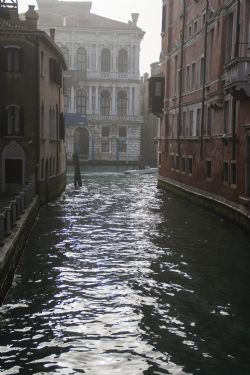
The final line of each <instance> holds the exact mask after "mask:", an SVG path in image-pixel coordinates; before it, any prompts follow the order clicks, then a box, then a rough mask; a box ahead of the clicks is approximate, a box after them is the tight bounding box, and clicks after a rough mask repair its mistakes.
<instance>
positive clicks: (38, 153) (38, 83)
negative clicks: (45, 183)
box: [35, 36, 41, 192]
mask: <svg viewBox="0 0 250 375" xmlns="http://www.w3.org/2000/svg"><path fill="white" fill-rule="evenodd" d="M36 48H37V53H36V60H37V61H36V67H37V139H36V142H37V145H36V146H37V147H36V150H37V152H36V173H35V179H36V180H35V186H36V192H38V179H39V165H40V129H41V126H40V125H41V124H40V121H41V116H40V107H41V105H40V101H41V98H40V92H41V87H40V72H41V60H40V49H39V36H37V37H36Z"/></svg>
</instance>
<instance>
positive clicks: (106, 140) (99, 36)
mask: <svg viewBox="0 0 250 375" xmlns="http://www.w3.org/2000/svg"><path fill="white" fill-rule="evenodd" d="M37 3H38V7H39V15H40V19H39V24H40V27H41V28H42V29H43V30H46V31H48V30H49V28H51V27H53V28H55V29H56V35H55V40H56V43H57V44H58V46H59V47H60V48H61V50H62V51H63V53H64V56H65V60H66V61H67V64H68V70H67V72H66V73H65V112H66V142H67V154H68V158H69V159H71V158H72V154H73V152H74V151H77V152H78V154H79V157H80V159H81V160H89V161H93V162H111V163H114V162H128V163H129V162H138V161H139V159H140V132H141V126H142V116H141V112H140V87H141V81H140V73H139V59H140V43H141V40H142V38H143V35H144V32H143V31H142V30H141V29H140V28H139V27H138V26H137V20H138V14H136V13H134V14H132V20H131V21H129V22H128V23H127V24H126V23H122V22H118V21H114V20H111V19H108V18H104V17H101V16H98V15H95V14H92V13H91V12H90V10H91V5H92V3H91V2H83V1H78V2H77V1H73V2H72V1H60V2H59V1H57V0H38V1H37Z"/></svg>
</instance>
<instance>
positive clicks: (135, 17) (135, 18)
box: [131, 13, 139, 26]
mask: <svg viewBox="0 0 250 375" xmlns="http://www.w3.org/2000/svg"><path fill="white" fill-rule="evenodd" d="M131 17H132V24H133V25H134V26H137V21H138V18H139V13H131Z"/></svg>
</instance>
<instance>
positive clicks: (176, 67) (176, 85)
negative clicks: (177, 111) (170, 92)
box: [174, 55, 178, 95]
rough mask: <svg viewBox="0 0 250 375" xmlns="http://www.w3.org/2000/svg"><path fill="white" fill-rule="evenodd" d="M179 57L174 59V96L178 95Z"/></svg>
mask: <svg viewBox="0 0 250 375" xmlns="http://www.w3.org/2000/svg"><path fill="white" fill-rule="evenodd" d="M177 81H178V56H177V55H176V56H175V58H174V94H175V95H176V94H177V91H178V82H177Z"/></svg>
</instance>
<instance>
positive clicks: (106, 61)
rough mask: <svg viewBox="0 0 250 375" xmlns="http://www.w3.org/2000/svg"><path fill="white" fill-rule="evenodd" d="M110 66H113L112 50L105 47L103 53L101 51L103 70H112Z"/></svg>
mask: <svg viewBox="0 0 250 375" xmlns="http://www.w3.org/2000/svg"><path fill="white" fill-rule="evenodd" d="M110 66H111V56H110V51H109V50H108V49H107V48H105V49H103V50H102V53H101V71H102V72H110Z"/></svg>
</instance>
